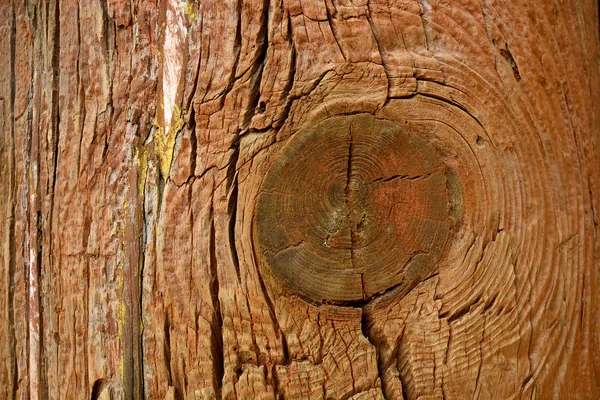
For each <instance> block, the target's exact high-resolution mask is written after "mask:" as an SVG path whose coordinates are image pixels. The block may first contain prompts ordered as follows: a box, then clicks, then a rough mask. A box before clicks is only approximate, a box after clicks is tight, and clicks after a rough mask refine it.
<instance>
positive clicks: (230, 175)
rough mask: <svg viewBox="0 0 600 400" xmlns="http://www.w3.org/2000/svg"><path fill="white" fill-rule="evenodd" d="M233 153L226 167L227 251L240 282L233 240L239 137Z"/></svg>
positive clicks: (237, 258)
mask: <svg viewBox="0 0 600 400" xmlns="http://www.w3.org/2000/svg"><path fill="white" fill-rule="evenodd" d="M232 150H233V153H232V155H231V158H230V160H229V166H228V167H227V182H226V191H227V197H228V199H227V214H228V215H229V229H228V233H229V251H230V254H231V261H232V262H233V266H234V268H235V272H236V275H237V280H238V283H239V282H241V277H240V259H239V256H238V252H237V247H236V240H235V225H236V219H237V206H238V171H237V162H238V158H239V155H240V142H239V138H237V139H236V140H235V142H234V143H233V145H232Z"/></svg>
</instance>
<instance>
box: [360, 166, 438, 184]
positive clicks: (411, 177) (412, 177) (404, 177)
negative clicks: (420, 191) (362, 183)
mask: <svg viewBox="0 0 600 400" xmlns="http://www.w3.org/2000/svg"><path fill="white" fill-rule="evenodd" d="M438 172H440V170H439V169H436V170H433V171H430V172H428V173H426V174H424V175H406V174H399V175H392V176H390V177H387V178H377V179H374V180H372V181H371V182H370V183H387V182H391V181H395V180H408V181H416V180H422V179H427V178H429V177H431V176H432V175H434V174H436V173H438Z"/></svg>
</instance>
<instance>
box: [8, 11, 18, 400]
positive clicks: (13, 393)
mask: <svg viewBox="0 0 600 400" xmlns="http://www.w3.org/2000/svg"><path fill="white" fill-rule="evenodd" d="M14 7H15V5H14V2H13V4H12V18H11V32H10V67H9V68H10V83H9V86H10V88H9V118H10V128H9V129H10V134H9V137H10V149H9V151H10V152H9V160H8V169H9V183H8V188H9V193H8V204H6V207H7V208H8V214H9V215H8V238H7V239H8V254H7V256H8V271H7V275H8V279H7V286H8V287H7V297H8V298H7V311H8V321H7V325H8V326H7V330H8V333H9V337H8V342H9V345H8V347H9V360H8V361H9V363H10V366H9V368H10V372H9V377H10V378H9V379H10V388H9V391H8V393H10V397H11V398H12V399H16V398H17V390H18V387H19V381H20V379H19V369H18V366H17V354H16V343H17V341H16V335H15V308H14V297H15V289H14V288H15V273H16V258H15V257H16V244H15V207H16V198H15V192H16V189H17V187H16V176H15V161H16V160H15V53H16V51H15V46H16V30H17V28H16V15H15V9H14Z"/></svg>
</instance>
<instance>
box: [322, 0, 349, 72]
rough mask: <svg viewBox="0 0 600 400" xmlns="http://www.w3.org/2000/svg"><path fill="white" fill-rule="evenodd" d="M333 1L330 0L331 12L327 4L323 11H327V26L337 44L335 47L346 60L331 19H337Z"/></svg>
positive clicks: (346, 58) (346, 59)
mask: <svg viewBox="0 0 600 400" xmlns="http://www.w3.org/2000/svg"><path fill="white" fill-rule="evenodd" d="M335 2H336V1H335V0H331V4H332V7H333V13H332V12H331V10H330V9H329V7H328V6H327V5H326V6H325V12H326V13H327V21H328V22H329V27H330V28H331V34H332V35H333V39H334V40H335V43H336V44H337V47H338V49H339V50H340V54H341V55H342V57H343V58H344V60H345V61H348V57H347V56H346V53H345V52H344V48H343V47H342V43H341V41H340V37H339V33H338V29H337V26H336V23H335V22H334V21H333V20H334V19H337V10H336V4H335Z"/></svg>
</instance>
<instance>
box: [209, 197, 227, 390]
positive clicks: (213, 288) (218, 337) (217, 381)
mask: <svg viewBox="0 0 600 400" xmlns="http://www.w3.org/2000/svg"><path fill="white" fill-rule="evenodd" d="M210 204H211V205H210V279H211V281H210V294H211V299H212V306H213V320H212V328H213V343H212V348H211V353H212V359H213V365H214V368H215V369H214V382H213V385H214V388H215V392H216V393H217V398H220V397H221V386H222V384H223V376H224V358H223V317H222V316H221V302H220V300H219V271H218V268H217V253H216V247H217V240H216V231H215V218H214V217H215V216H214V207H213V199H211V200H210Z"/></svg>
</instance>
